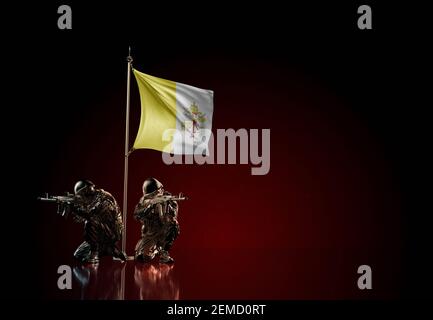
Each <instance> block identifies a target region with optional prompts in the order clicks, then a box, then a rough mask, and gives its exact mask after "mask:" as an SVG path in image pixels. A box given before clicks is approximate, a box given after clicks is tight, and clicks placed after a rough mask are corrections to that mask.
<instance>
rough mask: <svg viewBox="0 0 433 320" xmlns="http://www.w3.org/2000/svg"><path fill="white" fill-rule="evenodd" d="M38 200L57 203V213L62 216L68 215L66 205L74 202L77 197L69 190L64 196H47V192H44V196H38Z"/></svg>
mask: <svg viewBox="0 0 433 320" xmlns="http://www.w3.org/2000/svg"><path fill="white" fill-rule="evenodd" d="M38 200H39V201H43V202H51V203H57V213H58V214H60V215H61V216H62V217H64V216H67V215H68V210H67V206H68V205H71V204H72V203H74V202H75V201H76V200H77V197H76V196H75V195H74V194H72V193H69V192H67V193H66V194H65V195H64V196H49V195H48V193H46V194H45V197H38Z"/></svg>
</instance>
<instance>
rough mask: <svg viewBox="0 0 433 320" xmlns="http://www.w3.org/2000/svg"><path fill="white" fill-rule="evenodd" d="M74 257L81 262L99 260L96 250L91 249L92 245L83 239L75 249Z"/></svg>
mask: <svg viewBox="0 0 433 320" xmlns="http://www.w3.org/2000/svg"><path fill="white" fill-rule="evenodd" d="M74 257H75V258H76V259H78V260H79V261H80V262H82V263H98V262H99V254H98V251H97V250H92V246H91V245H90V244H89V243H88V242H87V241H84V242H83V243H82V244H80V246H79V247H78V248H77V250H75V252H74Z"/></svg>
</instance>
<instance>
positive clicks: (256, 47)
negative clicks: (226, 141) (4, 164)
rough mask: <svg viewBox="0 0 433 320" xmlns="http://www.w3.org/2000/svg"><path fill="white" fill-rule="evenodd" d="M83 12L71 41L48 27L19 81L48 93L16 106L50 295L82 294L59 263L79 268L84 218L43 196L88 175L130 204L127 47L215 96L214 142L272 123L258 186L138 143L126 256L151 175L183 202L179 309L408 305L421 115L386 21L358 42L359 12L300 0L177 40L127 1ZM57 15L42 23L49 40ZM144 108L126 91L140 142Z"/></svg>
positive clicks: (34, 262) (41, 289)
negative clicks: (306, 303) (410, 163)
mask: <svg viewBox="0 0 433 320" xmlns="http://www.w3.org/2000/svg"><path fill="white" fill-rule="evenodd" d="M76 8H77V9H78V8H80V9H79V10H76V12H77V14H76V16H77V18H76V20H74V29H73V31H72V32H70V33H69V34H67V33H63V32H60V31H58V30H54V31H51V32H49V33H48V32H47V33H46V37H47V39H48V42H46V43H44V46H41V47H35V48H33V51H32V55H28V57H27V59H26V60H24V61H23V63H22V64H23V66H22V68H23V70H26V71H25V72H24V73H22V74H21V75H20V78H21V83H22V85H24V84H25V83H29V82H32V83H37V85H35V86H33V87H32V88H31V89H30V91H29V92H28V96H24V95H20V96H17V100H18V102H20V101H21V102H22V103H20V104H19V111H22V112H23V113H25V114H26V117H25V118H24V119H23V120H22V121H23V122H24V123H25V124H27V125H28V128H29V130H28V132H26V137H27V140H26V141H29V142H28V145H27V146H26V150H25V156H26V158H27V167H26V172H28V174H29V176H30V177H31V178H32V181H33V183H32V188H31V193H28V194H27V195H28V198H29V199H28V200H29V201H30V205H31V215H32V217H29V218H28V219H27V218H26V221H27V226H28V227H29V229H30V231H28V232H25V234H26V235H28V236H29V237H30V238H31V243H32V245H31V246H30V247H31V249H30V250H28V253H27V254H28V255H29V257H31V262H30V264H31V268H32V270H34V272H35V274H36V277H35V279H36V281H35V283H36V285H37V287H36V291H37V292H38V296H39V297H41V298H50V299H51V298H55V299H58V298H79V297H80V296H79V292H78V289H77V287H74V290H73V291H72V292H71V291H67V292H60V291H59V290H57V288H56V279H57V274H56V269H57V266H58V265H60V264H70V263H72V259H71V255H72V253H73V251H74V249H75V248H76V246H78V244H79V243H80V241H81V239H82V226H80V225H75V224H73V223H72V221H70V220H64V219H62V218H61V217H59V216H57V215H56V214H55V208H54V206H52V207H51V206H49V205H46V204H41V203H37V202H36V200H35V199H36V197H37V196H39V195H41V194H43V193H44V192H50V193H62V192H64V191H71V190H72V188H73V185H74V183H75V181H76V180H78V179H80V178H83V177H85V178H88V179H91V180H92V181H94V182H95V183H96V184H97V185H98V186H99V187H101V188H104V189H106V190H108V191H110V192H111V193H112V194H113V195H114V196H115V197H116V199H117V200H118V202H119V203H120V204H121V200H122V187H123V148H124V145H123V143H124V125H125V122H124V117H125V94H126V62H125V56H126V54H127V47H128V45H132V50H133V51H132V54H133V57H134V66H135V67H136V68H137V69H138V70H140V71H142V72H146V73H149V74H152V75H156V76H158V77H162V78H166V79H170V80H174V81H177V82H183V83H187V84H190V85H194V86H198V87H202V88H209V89H212V90H214V92H215V100H214V121H213V130H214V132H215V130H216V129H217V128H234V129H239V128H246V129H252V128H258V129H262V128H269V129H271V168H270V172H269V174H268V175H266V176H252V175H251V174H250V170H251V165H202V166H200V165H171V166H167V165H165V164H164V163H163V162H162V159H161V153H159V152H156V151H152V150H137V151H135V152H134V153H133V154H132V155H131V157H130V162H129V164H130V167H129V169H130V171H129V192H128V207H129V212H128V222H127V230H128V234H127V252H128V253H129V254H132V252H133V248H134V245H135V243H136V242H137V240H138V239H139V229H140V225H139V224H138V223H137V222H136V221H134V220H133V218H132V215H131V210H132V209H133V207H134V206H135V204H136V202H137V201H138V199H139V197H140V195H141V184H142V182H143V180H144V179H145V178H147V177H149V176H154V177H156V178H158V179H159V180H160V181H162V182H163V183H164V185H165V187H166V189H167V190H169V191H171V192H174V193H177V192H184V193H185V194H186V195H187V196H188V197H189V200H188V201H185V202H182V203H181V204H180V211H179V215H180V218H179V221H180V224H181V234H180V236H179V238H178V240H177V241H176V242H175V245H174V247H173V250H172V251H173V252H172V253H173V256H174V258H175V259H176V263H175V266H174V268H173V270H172V273H171V276H170V277H171V278H170V279H171V280H170V281H173V282H174V283H176V284H177V286H178V288H179V292H180V294H179V297H180V298H181V299H336V298H337V299H352V298H396V297H402V296H405V294H406V293H405V289H406V288H407V287H408V286H410V285H409V284H408V279H407V275H406V271H407V270H408V268H409V267H408V266H407V261H406V260H405V259H407V257H408V255H409V253H408V252H407V247H408V246H410V245H411V243H410V242H409V241H408V235H409V231H408V225H407V223H408V222H407V208H408V207H407V201H408V197H409V196H408V194H407V189H406V188H405V185H406V183H407V179H408V174H407V172H406V168H405V165H406V159H407V154H406V153H405V152H404V150H402V148H401V146H403V147H405V146H407V144H406V142H405V140H404V137H405V134H404V133H402V131H401V126H400V124H401V122H402V121H406V123H409V122H410V120H412V119H413V118H412V115H410V114H409V115H408V114H405V113H403V112H402V111H400V109H399V108H398V107H397V105H398V103H399V102H401V101H399V98H398V97H396V96H395V91H396V90H398V89H399V88H400V87H401V83H399V82H398V78H397V77H398V74H399V70H397V69H396V68H395V63H394V61H395V60H394V59H397V56H395V55H394V56H391V55H390V53H391V52H393V49H394V48H395V47H394V46H395V45H396V42H394V40H395V39H394V38H393V37H392V36H390V35H389V29H388V28H387V26H385V25H383V24H381V23H380V22H378V23H377V29H375V30H373V31H371V32H370V33H369V34H367V33H362V32H360V31H359V30H357V28H356V24H355V23H354V22H353V21H356V20H354V19H356V10H355V11H354V10H353V8H352V7H351V6H343V7H339V8H338V10H337V8H335V7H332V9H333V10H331V9H329V8H327V7H317V10H312V9H311V8H309V7H308V6H306V7H300V6H299V7H298V6H296V7H292V9H293V11H292V12H296V14H295V13H293V14H292V15H290V17H291V18H290V19H286V18H285V15H284V14H283V13H282V12H279V13H278V12H275V11H272V14H271V12H270V11H269V12H268V10H265V12H263V13H262V15H257V16H255V15H248V14H246V13H245V12H242V11H237V10H228V11H223V12H222V15H220V16H217V17H215V18H212V19H208V20H206V19H200V18H196V19H192V20H187V19H186V20H185V21H183V22H182V24H175V26H177V27H178V30H181V31H182V34H183V36H179V37H176V36H175V34H174V33H173V34H171V33H170V36H169V35H167V33H165V32H164V31H162V30H159V29H153V31H152V32H150V31H149V30H151V28H150V26H151V25H152V23H153V22H156V21H160V20H159V19H160V18H157V12H156V11H152V10H147V11H145V12H146V13H145V17H144V18H143V19H142V20H140V19H138V17H139V12H135V11H134V10H132V11H131V10H130V8H129V7H126V6H125V7H123V6H121V7H110V6H108V7H104V8H102V9H101V8H89V7H83V6H81V7H78V5H77V6H76ZM326 10H330V11H326ZM137 11H138V10H137ZM378 11H379V10H378ZM158 12H159V11H158ZM323 12H328V13H329V14H330V12H333V13H334V15H332V16H330V15H326V14H325V15H324V14H323ZM159 13H160V12H159ZM380 14H384V12H383V11H379V15H380ZM95 16H96V17H99V18H98V19H96V21H95ZM259 16H260V17H266V20H259V19H258V18H257V17H259ZM101 17H103V19H102V18H101ZM196 17H197V16H196ZM239 17H241V18H242V19H240V20H239ZM255 17H256V18H255ZM326 17H328V18H326ZM329 17H333V18H332V19H330V18H329ZM50 19H51V20H52V19H53V17H52V16H50ZM54 19H55V17H54ZM51 20H49V19H46V21H44V22H43V24H42V25H41V26H40V27H39V29H37V30H42V31H46V30H51V29H48V25H49V21H51ZM54 21H55V20H54ZM51 22H52V21H51ZM325 22H327V23H326V24H325ZM97 25H99V26H103V27H99V28H98V27H96V26H97ZM300 30H302V33H301V31H300ZM179 33H180V32H179ZM27 98H31V101H33V103H32V104H29V103H28V101H27ZM139 108H140V103H139V95H138V91H137V87H136V85H135V83H134V82H133V85H132V89H131V123H130V124H131V130H130V133H131V143H132V142H133V140H134V138H135V134H136V132H137V128H138V123H139ZM30 128H31V129H30ZM26 239H27V238H26ZM23 241H24V240H23ZM26 245H28V243H26ZM361 264H368V265H370V266H371V267H372V268H373V279H374V280H373V286H374V290H371V291H360V290H358V289H357V286H356V281H357V277H358V275H357V273H356V271H357V268H358V266H359V265H361ZM137 268H141V267H139V266H134V263H133V262H131V263H129V264H128V265H127V266H126V277H127V289H126V290H127V291H126V298H130V299H137V298H139V294H138V291H137V290H138V289H137V285H136V284H134V280H133V274H134V272H137ZM128 288H129V289H128ZM159 297H161V296H159ZM157 298H158V296H157Z"/></svg>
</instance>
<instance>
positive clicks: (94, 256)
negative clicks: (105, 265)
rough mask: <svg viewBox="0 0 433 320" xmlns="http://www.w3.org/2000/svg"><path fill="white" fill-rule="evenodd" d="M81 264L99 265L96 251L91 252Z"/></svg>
mask: <svg viewBox="0 0 433 320" xmlns="http://www.w3.org/2000/svg"><path fill="white" fill-rule="evenodd" d="M82 262H83V263H92V264H97V263H99V252H98V251H92V252H91V253H90V255H89V256H88V257H86V258H85V259H83V260H82Z"/></svg>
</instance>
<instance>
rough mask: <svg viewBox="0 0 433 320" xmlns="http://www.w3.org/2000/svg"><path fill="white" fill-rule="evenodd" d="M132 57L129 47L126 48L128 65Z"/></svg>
mask: <svg viewBox="0 0 433 320" xmlns="http://www.w3.org/2000/svg"><path fill="white" fill-rule="evenodd" d="M132 60H133V59H132V56H131V46H128V56H127V57H126V61H128V63H132Z"/></svg>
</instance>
